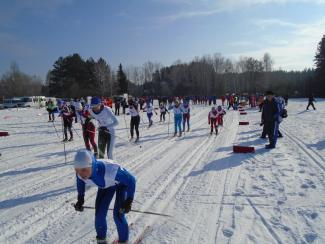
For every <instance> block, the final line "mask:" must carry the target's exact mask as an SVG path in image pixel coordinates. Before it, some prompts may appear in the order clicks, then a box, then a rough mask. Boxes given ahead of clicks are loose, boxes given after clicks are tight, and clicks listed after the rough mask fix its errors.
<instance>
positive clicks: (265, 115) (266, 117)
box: [262, 98, 280, 123]
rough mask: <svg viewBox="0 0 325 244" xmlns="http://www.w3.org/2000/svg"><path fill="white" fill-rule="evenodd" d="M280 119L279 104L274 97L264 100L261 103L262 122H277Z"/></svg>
mask: <svg viewBox="0 0 325 244" xmlns="http://www.w3.org/2000/svg"><path fill="white" fill-rule="evenodd" d="M279 120H280V110H279V105H278V103H277V101H276V99H275V98H273V99H272V101H271V102H270V101H269V100H267V99H266V100H265V101H264V104H263V112H262V121H263V123H267V122H274V121H277V122H279Z"/></svg>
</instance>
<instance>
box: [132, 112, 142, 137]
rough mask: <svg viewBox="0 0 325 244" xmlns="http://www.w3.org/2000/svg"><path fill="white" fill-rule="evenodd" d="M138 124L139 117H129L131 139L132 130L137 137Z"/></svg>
mask: <svg viewBox="0 0 325 244" xmlns="http://www.w3.org/2000/svg"><path fill="white" fill-rule="evenodd" d="M139 124H140V116H139V115H138V116H134V117H131V123H130V132H131V137H133V135H134V129H135V133H136V134H137V137H139Z"/></svg>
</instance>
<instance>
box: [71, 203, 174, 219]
mask: <svg viewBox="0 0 325 244" xmlns="http://www.w3.org/2000/svg"><path fill="white" fill-rule="evenodd" d="M71 205H72V206H73V207H74V206H75V204H74V203H72V204H71ZM82 207H83V208H84V209H95V207H90V206H82ZM108 210H110V211H114V209H113V208H109V209H108ZM130 212H134V213H141V214H150V215H158V216H163V217H171V215H168V214H162V213H155V212H150V211H140V210H136V209H131V211H130Z"/></svg>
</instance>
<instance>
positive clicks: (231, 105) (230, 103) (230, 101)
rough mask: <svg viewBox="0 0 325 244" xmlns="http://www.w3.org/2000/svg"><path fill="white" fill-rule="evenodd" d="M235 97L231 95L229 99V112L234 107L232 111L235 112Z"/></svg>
mask: <svg viewBox="0 0 325 244" xmlns="http://www.w3.org/2000/svg"><path fill="white" fill-rule="evenodd" d="M234 101H235V100H234V95H230V96H229V99H228V103H229V105H228V110H229V109H230V108H231V107H232V109H234V110H235V107H234Z"/></svg>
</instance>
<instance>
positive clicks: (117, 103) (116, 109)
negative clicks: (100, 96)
mask: <svg viewBox="0 0 325 244" xmlns="http://www.w3.org/2000/svg"><path fill="white" fill-rule="evenodd" d="M120 107H121V102H120V100H119V99H118V98H116V100H115V115H120Z"/></svg>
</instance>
